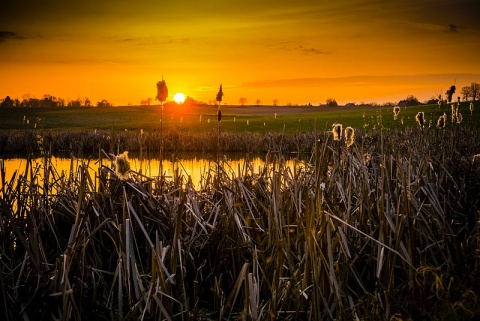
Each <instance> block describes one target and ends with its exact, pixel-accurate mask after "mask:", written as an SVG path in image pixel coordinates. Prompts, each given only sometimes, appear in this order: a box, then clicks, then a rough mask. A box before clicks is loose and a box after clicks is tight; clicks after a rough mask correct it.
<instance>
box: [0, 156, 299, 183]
mask: <svg viewBox="0 0 480 321" xmlns="http://www.w3.org/2000/svg"><path fill="white" fill-rule="evenodd" d="M128 161H129V162H130V169H131V170H132V171H135V172H139V173H142V174H143V175H145V176H148V177H156V176H158V175H159V172H160V161H159V160H158V159H148V160H145V159H144V160H140V159H138V158H129V159H128ZM50 162H51V164H52V167H53V168H54V170H55V172H56V173H58V175H59V176H60V177H61V176H65V177H69V176H70V175H72V174H75V173H76V172H77V171H78V168H79V166H81V165H85V166H88V169H89V172H90V175H91V177H92V178H93V177H95V174H96V173H97V172H98V169H99V166H100V162H99V161H98V160H92V159H90V160H88V159H80V158H79V159H76V158H72V159H69V158H58V157H51V159H50ZM226 164H228V165H226V167H228V168H229V169H231V170H229V171H231V172H234V173H235V174H236V175H239V170H242V169H243V167H244V166H245V159H238V160H227V162H226ZM102 165H104V166H107V167H110V168H112V162H110V161H109V160H108V159H103V160H102ZM249 165H250V166H253V170H254V171H255V173H259V172H260V170H261V169H262V168H263V167H264V165H265V160H263V159H262V158H260V157H255V158H252V159H250V160H249ZM301 165H302V163H301V162H299V161H298V160H297V161H295V160H293V159H291V160H287V161H286V166H288V167H290V168H291V169H292V170H293V169H294V168H295V167H298V166H301ZM44 166H45V163H44V160H43V159H42V158H37V159H32V160H31V166H30V167H29V168H28V170H27V160H26V159H21V158H13V159H4V160H0V168H1V167H3V169H4V170H5V181H6V182H7V183H8V182H10V181H11V179H12V176H13V175H14V173H15V172H16V175H17V176H16V179H18V177H19V175H22V176H25V173H27V177H26V179H27V180H30V179H31V177H32V176H31V175H32V169H33V171H34V173H36V174H37V179H43V175H44V172H45V168H44ZM162 166H163V173H164V175H165V176H166V179H167V180H168V179H172V177H173V175H174V174H175V173H176V172H177V171H178V173H179V174H180V175H183V176H184V181H185V182H186V181H187V180H188V177H190V178H191V180H192V183H193V184H194V186H195V187H198V186H200V182H201V180H202V177H204V176H205V174H206V173H207V172H208V171H209V170H210V169H211V170H214V171H215V170H216V162H215V161H214V160H209V159H205V158H199V159H197V158H192V159H177V160H175V161H172V160H164V161H163V162H162Z"/></svg>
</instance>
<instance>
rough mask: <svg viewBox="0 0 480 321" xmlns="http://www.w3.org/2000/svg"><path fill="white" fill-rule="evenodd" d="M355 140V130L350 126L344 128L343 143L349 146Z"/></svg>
mask: <svg viewBox="0 0 480 321" xmlns="http://www.w3.org/2000/svg"><path fill="white" fill-rule="evenodd" d="M354 142H355V130H354V129H353V128H352V127H350V126H349V127H347V128H345V143H346V144H347V147H350V146H352V145H353V143H354Z"/></svg>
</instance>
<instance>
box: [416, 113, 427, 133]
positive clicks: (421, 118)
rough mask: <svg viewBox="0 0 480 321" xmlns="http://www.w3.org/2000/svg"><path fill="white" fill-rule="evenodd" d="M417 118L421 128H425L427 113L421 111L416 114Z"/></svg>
mask: <svg viewBox="0 0 480 321" xmlns="http://www.w3.org/2000/svg"><path fill="white" fill-rule="evenodd" d="M415 120H416V121H417V123H418V126H420V128H421V129H423V126H424V124H425V114H424V113H423V111H419V112H418V113H417V115H416V116H415Z"/></svg>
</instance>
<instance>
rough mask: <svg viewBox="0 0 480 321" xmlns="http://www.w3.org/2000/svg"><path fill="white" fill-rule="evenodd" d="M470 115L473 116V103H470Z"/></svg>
mask: <svg viewBox="0 0 480 321" xmlns="http://www.w3.org/2000/svg"><path fill="white" fill-rule="evenodd" d="M470 115H473V102H472V101H471V102H470Z"/></svg>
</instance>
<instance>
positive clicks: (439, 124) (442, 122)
mask: <svg viewBox="0 0 480 321" xmlns="http://www.w3.org/2000/svg"><path fill="white" fill-rule="evenodd" d="M446 123H447V114H445V113H443V115H442V116H440V117H438V121H437V128H445V125H446Z"/></svg>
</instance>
